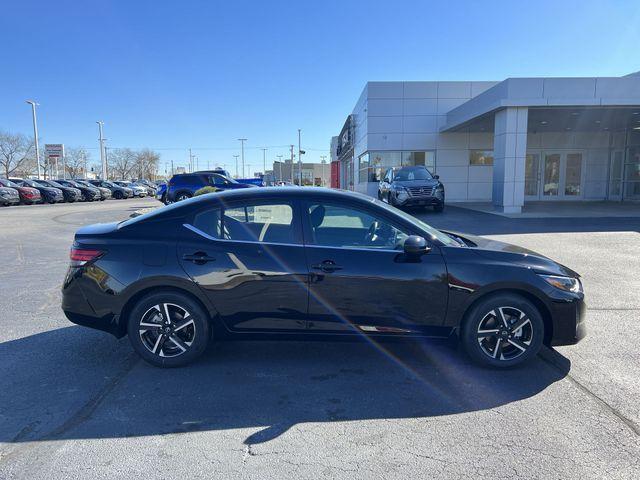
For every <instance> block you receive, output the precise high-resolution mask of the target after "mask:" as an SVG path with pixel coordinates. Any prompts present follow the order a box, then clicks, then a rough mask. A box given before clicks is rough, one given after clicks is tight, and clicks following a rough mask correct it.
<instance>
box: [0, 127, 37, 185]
mask: <svg viewBox="0 0 640 480" xmlns="http://www.w3.org/2000/svg"><path fill="white" fill-rule="evenodd" d="M32 149H33V140H31V139H30V138H28V137H26V136H25V135H23V134H21V133H9V132H5V131H0V168H2V170H3V173H4V176H5V177H9V176H10V175H11V174H12V173H13V172H15V171H16V170H22V169H25V167H27V166H29V164H30V163H31V162H32V161H33V159H32V156H31V151H32ZM33 165H35V163H34V164H33Z"/></svg>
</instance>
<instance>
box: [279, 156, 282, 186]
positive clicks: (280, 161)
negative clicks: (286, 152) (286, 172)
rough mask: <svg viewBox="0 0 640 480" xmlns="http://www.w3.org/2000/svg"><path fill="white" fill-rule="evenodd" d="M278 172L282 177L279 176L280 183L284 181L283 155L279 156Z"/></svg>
mask: <svg viewBox="0 0 640 480" xmlns="http://www.w3.org/2000/svg"><path fill="white" fill-rule="evenodd" d="M278 170H280V175H278V181H280V182H281V181H282V155H278Z"/></svg>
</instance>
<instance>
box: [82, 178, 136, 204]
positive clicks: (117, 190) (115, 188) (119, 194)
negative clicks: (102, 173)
mask: <svg viewBox="0 0 640 480" xmlns="http://www.w3.org/2000/svg"><path fill="white" fill-rule="evenodd" d="M89 183H90V184H91V185H94V186H96V187H103V188H108V189H109V190H111V196H112V197H113V198H115V199H116V200H120V199H122V198H131V197H133V190H131V189H130V188H126V187H121V186H120V185H116V184H115V183H112V182H108V181H106V180H89Z"/></svg>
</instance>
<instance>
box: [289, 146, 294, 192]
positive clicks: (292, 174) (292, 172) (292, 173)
mask: <svg viewBox="0 0 640 480" xmlns="http://www.w3.org/2000/svg"><path fill="white" fill-rule="evenodd" d="M290 147H291V183H295V182H294V181H293V176H294V173H295V172H294V171H293V145H290Z"/></svg>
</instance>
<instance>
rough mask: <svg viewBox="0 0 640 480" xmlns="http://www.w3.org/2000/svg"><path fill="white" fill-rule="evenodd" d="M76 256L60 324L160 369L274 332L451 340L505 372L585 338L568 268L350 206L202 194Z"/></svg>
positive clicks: (93, 231) (319, 198)
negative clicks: (109, 341)
mask: <svg viewBox="0 0 640 480" xmlns="http://www.w3.org/2000/svg"><path fill="white" fill-rule="evenodd" d="M70 255H71V264H70V266H69V271H68V273H67V276H66V279H65V281H64V284H63V297H62V309H63V310H64V312H65V314H66V316H67V318H68V319H69V320H70V321H72V322H74V323H77V324H80V325H86V326H89V327H92V328H96V329H99V330H104V331H107V332H110V333H112V334H114V335H115V336H117V337H122V336H124V335H127V334H128V335H129V340H130V341H131V344H132V345H133V348H134V349H135V350H136V352H138V354H139V355H140V356H141V357H142V358H143V359H144V360H146V361H147V362H149V363H151V364H153V365H157V366H162V367H176V366H181V365H185V364H188V363H190V362H192V361H193V360H195V359H196V358H197V357H199V356H200V355H201V354H202V353H203V352H204V350H205V349H206V347H207V344H208V343H209V341H210V339H211V338H215V339H218V338H220V339H222V338H225V337H227V336H236V337H238V336H243V337H244V338H247V337H249V336H250V337H252V338H260V337H262V338H274V336H276V335H278V334H282V336H284V337H287V338H289V337H291V336H292V334H297V336H298V338H314V337H318V336H321V337H322V336H327V337H329V338H331V337H332V336H333V337H334V338H335V337H336V336H337V337H344V336H346V335H354V336H371V337H377V336H382V337H399V338H411V337H418V338H421V337H436V338H449V337H451V336H452V335H454V336H458V337H459V338H460V341H461V343H462V345H463V346H464V348H465V349H466V351H467V352H468V354H469V355H470V356H471V357H472V358H473V359H474V360H476V361H477V362H479V363H481V364H484V365H490V366H494V367H510V366H513V365H517V364H519V363H521V362H524V361H526V360H529V359H531V358H532V357H533V356H535V355H536V354H537V352H538V351H539V350H540V348H541V346H542V345H543V344H547V345H568V344H573V343H576V342H577V341H579V340H580V339H581V338H582V337H583V336H584V335H585V332H586V330H585V322H584V319H585V303H584V292H583V289H582V283H581V281H580V276H579V275H578V274H577V273H576V272H574V271H573V270H571V269H569V268H567V267H565V266H563V265H561V264H559V263H557V262H555V261H553V260H551V259H549V258H546V257H544V256H542V255H539V254H537V253H535V252H532V251H529V250H525V249H523V248H520V247H517V246H515V245H509V244H506V243H502V242H499V241H496V240H493V239H492V240H487V239H484V238H481V237H476V236H473V235H466V234H462V233H454V232H449V231H441V230H437V229H435V228H433V227H431V226H430V225H427V224H426V223H423V222H422V221H420V220H418V219H416V218H415V217H413V216H411V215H409V214H407V213H405V212H403V211H401V210H398V209H396V208H393V207H391V206H389V205H388V204H387V203H385V202H381V201H379V200H375V199H371V198H370V197H367V196H364V195H362V194H357V193H353V192H344V191H338V190H330V189H324V188H313V187H309V188H286V187H283V188H274V189H270V188H269V189H268V188H264V189H263V188H255V189H243V190H234V191H226V192H219V193H214V194H208V195H202V196H198V197H195V198H193V199H190V200H187V201H183V202H177V203H175V204H172V205H169V206H167V207H164V208H159V209H156V210H154V211H152V212H150V213H147V214H144V215H141V216H139V217H136V218H133V219H128V220H126V221H124V222H120V223H111V224H96V225H90V226H86V227H83V228H81V229H80V230H78V231H77V232H76V234H75V241H74V243H73V248H72V250H71V254H70ZM98 279H99V281H98ZM96 306H99V309H97V308H96Z"/></svg>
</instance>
